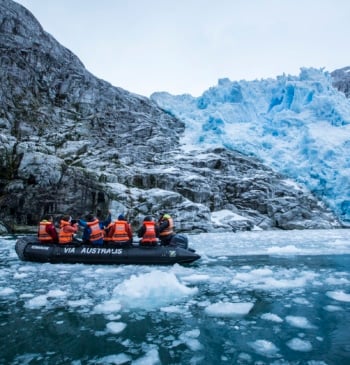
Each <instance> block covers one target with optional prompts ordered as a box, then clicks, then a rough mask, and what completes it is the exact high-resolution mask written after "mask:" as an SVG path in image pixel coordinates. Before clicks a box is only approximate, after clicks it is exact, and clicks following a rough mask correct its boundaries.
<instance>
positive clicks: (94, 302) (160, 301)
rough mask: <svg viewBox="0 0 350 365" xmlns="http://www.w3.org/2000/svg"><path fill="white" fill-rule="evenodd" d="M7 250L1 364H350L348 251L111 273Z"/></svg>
mask: <svg viewBox="0 0 350 365" xmlns="http://www.w3.org/2000/svg"><path fill="white" fill-rule="evenodd" d="M247 240H248V238H247ZM13 247H14V241H13V240H11V239H9V238H6V239H4V238H3V239H0V259H1V264H0V273H1V275H0V336H1V345H0V363H4V364H45V363H46V364H74V365H78V364H99V363H100V364H131V363H133V364H160V363H161V364H310V365H311V364H312V365H316V364H318V365H321V364H334V365H335V364H337V365H345V364H349V363H350V362H349V361H350V345H349V344H350V331H349V328H348V327H349V324H350V255H349V254H343V255H334V254H333V255H327V254H325V255H316V254H313V255H285V256H275V255H274V256H271V255H266V254H264V255H263V254H261V255H250V256H243V255H242V256H230V250H229V249H227V252H226V254H225V255H222V256H215V255H212V256H211V257H207V258H205V259H204V260H201V261H199V262H198V263H196V264H194V265H188V266H180V265H174V266H171V267H160V266H156V267H146V266H133V265H132V266H119V267H118V266H99V265H90V266H89V265H51V264H37V263H27V262H20V261H19V260H18V259H17V257H16V255H15V253H14V249H13ZM196 249H197V250H200V248H199V247H198V246H196ZM222 250H223V251H224V249H223V248H222Z"/></svg>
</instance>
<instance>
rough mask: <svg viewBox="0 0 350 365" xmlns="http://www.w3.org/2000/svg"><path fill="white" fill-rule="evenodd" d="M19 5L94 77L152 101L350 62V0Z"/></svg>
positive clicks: (24, 0) (107, 0)
mask: <svg viewBox="0 0 350 365" xmlns="http://www.w3.org/2000/svg"><path fill="white" fill-rule="evenodd" d="M17 2H18V3H20V4H22V5H24V6H25V7H26V8H27V9H28V10H30V11H31V12H32V13H33V14H34V16H35V17H36V18H37V20H38V21H39V22H40V24H41V25H42V26H43V28H44V29H45V30H46V31H47V32H49V33H50V34H51V35H53V36H54V37H55V38H56V39H57V40H58V41H59V42H60V43H61V44H62V45H64V46H65V47H67V48H69V49H70V50H71V51H72V52H73V53H74V54H76V55H77V56H78V57H79V59H80V60H81V61H82V62H83V63H84V65H85V66H86V68H87V69H88V70H89V71H90V72H92V73H93V74H94V75H96V76H97V77H100V78H102V79H104V80H106V81H109V82H110V83H112V84H113V85H115V86H119V87H122V88H124V89H126V90H129V91H131V92H134V93H137V94H141V95H144V96H149V95H150V94H152V92H155V91H168V92H170V93H172V94H183V93H189V94H192V95H193V96H199V95H201V94H202V93H203V92H204V91H205V90H206V89H208V88H209V87H211V86H214V85H216V84H217V80H218V79H219V78H224V77H228V78H229V79H231V80H232V81H233V80H237V81H238V80H241V79H245V80H253V79H261V78H268V77H274V78H275V77H276V76H278V75H281V74H283V73H286V74H291V75H298V74H299V71H300V68H301V67H316V68H322V67H324V68H325V70H327V71H333V70H335V69H337V68H341V67H345V66H349V65H350V47H349V37H350V20H349V19H350V18H349V15H350V1H349V0H17Z"/></svg>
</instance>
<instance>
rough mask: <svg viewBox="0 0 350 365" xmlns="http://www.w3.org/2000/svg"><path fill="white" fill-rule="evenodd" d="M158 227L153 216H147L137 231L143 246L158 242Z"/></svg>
mask: <svg viewBox="0 0 350 365" xmlns="http://www.w3.org/2000/svg"><path fill="white" fill-rule="evenodd" d="M158 235H159V232H158V227H157V226H156V224H155V222H154V220H153V218H152V217H151V216H149V215H148V216H146V217H145V218H144V220H143V223H142V226H141V227H140V228H139V229H138V231H137V236H138V237H141V240H140V245H141V246H156V245H157V243H158V238H157V237H158Z"/></svg>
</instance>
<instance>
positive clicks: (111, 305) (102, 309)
mask: <svg viewBox="0 0 350 365" xmlns="http://www.w3.org/2000/svg"><path fill="white" fill-rule="evenodd" d="M121 308H122V306H121V305H120V302H119V300H117V299H111V300H106V301H104V302H102V303H100V304H97V305H96V307H95V308H94V313H99V314H109V313H114V312H119V311H120V310H121Z"/></svg>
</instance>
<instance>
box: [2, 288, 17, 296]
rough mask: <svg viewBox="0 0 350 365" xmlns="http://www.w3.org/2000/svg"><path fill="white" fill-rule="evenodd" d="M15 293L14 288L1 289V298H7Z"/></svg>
mask: <svg viewBox="0 0 350 365" xmlns="http://www.w3.org/2000/svg"><path fill="white" fill-rule="evenodd" d="M14 292H15V290H14V289H12V288H0V297H7V296H8V295H11V294H13V293H14Z"/></svg>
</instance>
